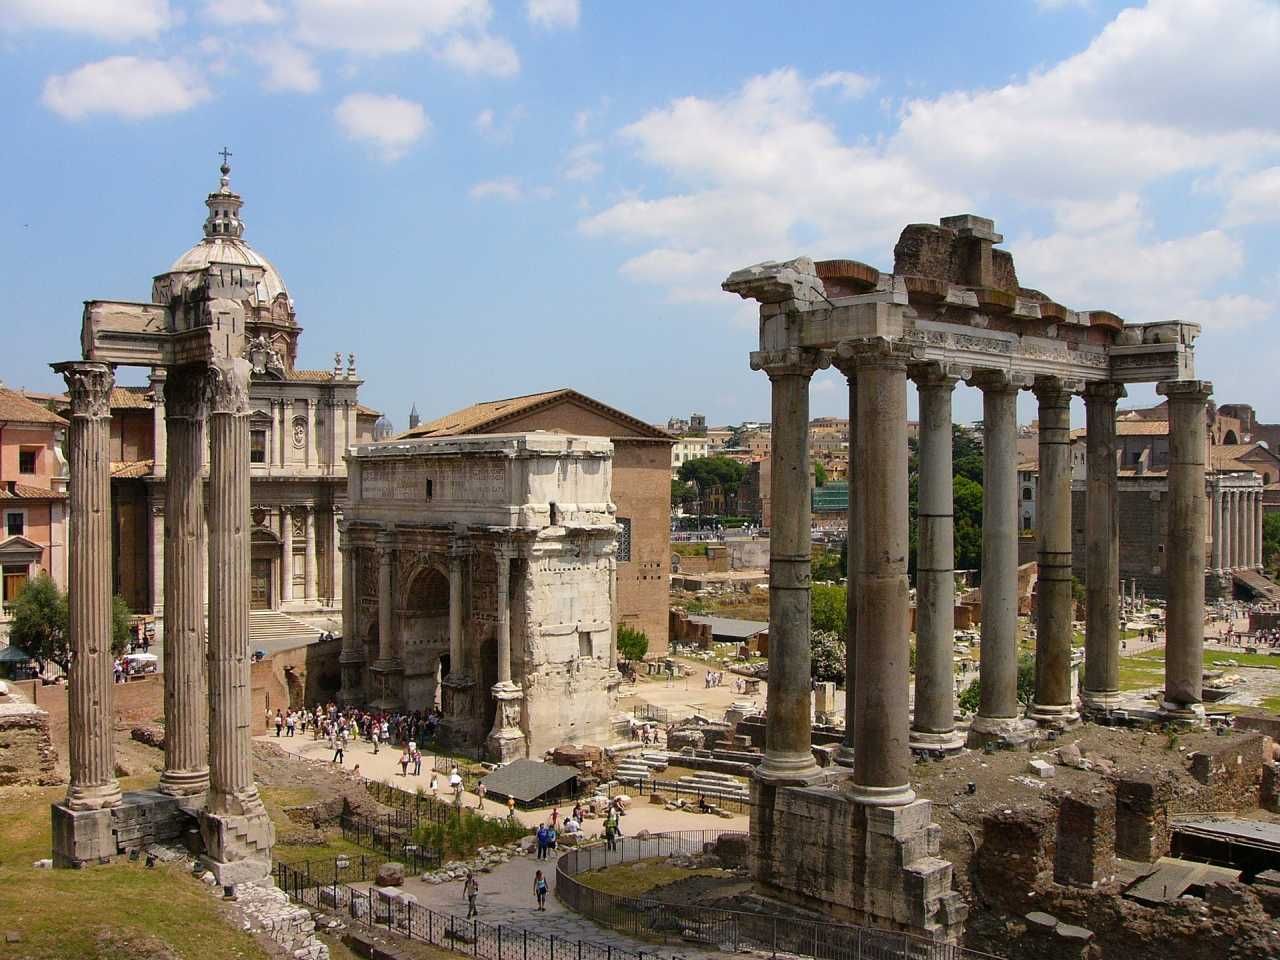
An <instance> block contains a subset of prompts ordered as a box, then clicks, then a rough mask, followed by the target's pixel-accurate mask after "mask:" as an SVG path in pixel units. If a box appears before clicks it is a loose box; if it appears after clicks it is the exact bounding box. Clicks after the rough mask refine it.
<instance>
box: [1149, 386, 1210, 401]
mask: <svg viewBox="0 0 1280 960" xmlns="http://www.w3.org/2000/svg"><path fill="white" fill-rule="evenodd" d="M1156 393H1158V394H1160V396H1162V397H1168V398H1169V402H1170V403H1179V402H1182V403H1205V402H1206V401H1208V399H1209V397H1211V396H1212V395H1213V382H1212V381H1210V380H1162V381H1160V382H1159V383H1157V384H1156Z"/></svg>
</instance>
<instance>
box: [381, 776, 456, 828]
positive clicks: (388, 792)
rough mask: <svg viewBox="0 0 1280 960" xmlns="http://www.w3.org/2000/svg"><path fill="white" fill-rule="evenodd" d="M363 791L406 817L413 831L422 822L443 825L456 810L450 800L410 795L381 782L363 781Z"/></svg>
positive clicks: (426, 795) (427, 795)
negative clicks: (411, 824) (410, 822)
mask: <svg viewBox="0 0 1280 960" xmlns="http://www.w3.org/2000/svg"><path fill="white" fill-rule="evenodd" d="M364 789H365V792H366V793H368V794H369V796H371V797H373V799H375V800H377V801H378V802H379V803H381V804H382V805H383V806H386V807H391V808H393V809H394V810H397V811H399V812H401V813H402V814H403V815H404V816H406V817H408V818H409V819H410V820H411V821H412V823H413V826H414V828H415V829H416V828H417V826H418V824H420V823H421V822H423V821H426V822H428V823H444V822H445V821H446V820H448V819H449V817H450V816H451V815H453V813H455V812H456V810H457V809H458V808H457V807H456V806H455V805H454V804H453V803H452V802H451V801H450V800H445V799H444V798H442V797H433V796H431V795H430V794H426V793H410V792H409V791H408V790H401V789H400V788H399V787H394V786H392V785H391V784H389V783H383V782H382V781H381V780H365V782H364Z"/></svg>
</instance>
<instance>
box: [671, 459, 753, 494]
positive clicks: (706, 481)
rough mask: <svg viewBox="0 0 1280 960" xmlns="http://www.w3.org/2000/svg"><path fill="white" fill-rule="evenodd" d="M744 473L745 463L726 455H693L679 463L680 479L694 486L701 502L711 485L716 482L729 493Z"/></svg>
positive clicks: (740, 481)
mask: <svg viewBox="0 0 1280 960" xmlns="http://www.w3.org/2000/svg"><path fill="white" fill-rule="evenodd" d="M746 475H747V465H746V464H745V463H739V462H738V461H737V460H731V459H729V458H728V457H695V458H694V459H693V460H686V461H685V462H684V463H682V464H680V480H681V481H683V482H684V483H692V484H693V485H694V486H696V487H697V488H698V496H699V497H700V498H701V499H702V502H703V503H705V502H706V499H707V491H708V490H710V489H711V488H712V487H714V486H716V485H717V484H718V485H719V486H720V487H721V489H723V490H724V492H725V493H726V494H731V493H733V492H734V491H736V490H737V489H738V487H739V485H740V484H741V483H742V480H743V478H744V477H745V476H746Z"/></svg>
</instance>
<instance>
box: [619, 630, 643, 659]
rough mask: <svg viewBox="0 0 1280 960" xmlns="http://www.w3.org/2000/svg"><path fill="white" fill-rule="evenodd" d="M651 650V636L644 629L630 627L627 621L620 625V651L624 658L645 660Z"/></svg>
mask: <svg viewBox="0 0 1280 960" xmlns="http://www.w3.org/2000/svg"><path fill="white" fill-rule="evenodd" d="M648 652H649V638H648V636H646V635H645V633H644V631H642V630H636V629H635V628H634V627H628V626H627V625H626V624H625V623H623V624H619V626H618V653H619V654H621V655H622V659H623V660H633V661H634V660H643V659H644V655H645V654H646V653H648Z"/></svg>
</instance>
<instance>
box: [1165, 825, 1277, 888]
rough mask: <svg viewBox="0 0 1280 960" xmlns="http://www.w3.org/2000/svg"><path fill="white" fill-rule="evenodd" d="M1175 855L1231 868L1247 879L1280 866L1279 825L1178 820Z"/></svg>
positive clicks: (1174, 828)
mask: <svg viewBox="0 0 1280 960" xmlns="http://www.w3.org/2000/svg"><path fill="white" fill-rule="evenodd" d="M1173 854H1174V855H1175V856H1180V857H1189V858H1192V859H1195V860H1207V861H1209V862H1210V863H1217V864H1222V865H1230V866H1232V867H1236V868H1238V869H1241V870H1243V871H1244V873H1245V876H1246V878H1251V877H1252V876H1253V875H1255V874H1257V873H1259V872H1261V871H1263V870H1267V869H1269V868H1274V867H1275V865H1276V864H1277V863H1280V823H1273V822H1269V821H1266V820H1242V819H1238V818H1224V819H1220V820H1219V819H1213V818H1205V819H1200V820H1179V821H1176V822H1175V823H1174V824H1173Z"/></svg>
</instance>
